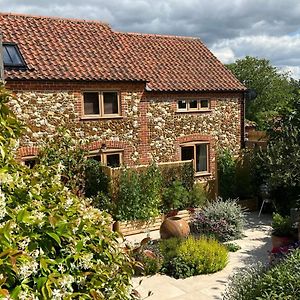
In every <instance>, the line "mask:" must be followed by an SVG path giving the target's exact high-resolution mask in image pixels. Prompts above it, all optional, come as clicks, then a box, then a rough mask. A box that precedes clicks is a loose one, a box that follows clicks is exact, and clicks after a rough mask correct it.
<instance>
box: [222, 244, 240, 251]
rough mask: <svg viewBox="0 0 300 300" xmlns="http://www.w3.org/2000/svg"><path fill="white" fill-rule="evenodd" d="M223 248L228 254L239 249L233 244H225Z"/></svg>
mask: <svg viewBox="0 0 300 300" xmlns="http://www.w3.org/2000/svg"><path fill="white" fill-rule="evenodd" d="M224 246H225V247H226V248H227V250H228V251H229V252H236V251H238V250H240V249H241V246H239V245H238V244H235V243H226V244H224Z"/></svg>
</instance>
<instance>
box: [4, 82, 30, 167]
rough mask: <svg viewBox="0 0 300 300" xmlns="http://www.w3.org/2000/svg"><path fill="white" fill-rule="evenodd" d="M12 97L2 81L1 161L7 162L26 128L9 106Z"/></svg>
mask: <svg viewBox="0 0 300 300" xmlns="http://www.w3.org/2000/svg"><path fill="white" fill-rule="evenodd" d="M10 98H11V95H10V93H9V92H8V91H7V90H6V89H5V88H4V87H3V85H2V84H1V83H0V133H1V134H0V162H4V161H5V162H7V156H9V154H10V151H12V150H13V149H14V148H15V147H16V144H17V142H16V139H17V138H19V136H20V134H21V132H22V130H23V129H24V128H23V126H22V124H21V123H20V122H19V121H18V120H17V119H16V117H15V115H14V114H13V113H12V112H11V111H10V110H9V108H8V106H7V102H8V101H9V99H10Z"/></svg>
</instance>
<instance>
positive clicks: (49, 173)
mask: <svg viewBox="0 0 300 300" xmlns="http://www.w3.org/2000/svg"><path fill="white" fill-rule="evenodd" d="M7 100H8V95H7V94H6V93H5V92H3V91H2V88H1V87H0V119H1V118H2V122H0V141H1V147H2V150H3V151H2V155H1V156H0V181H1V188H0V207H1V211H0V256H1V261H0V295H1V297H2V298H6V299H20V300H22V299H120V300H121V299H122V300H125V299H131V297H130V290H131V283H130V281H131V276H132V274H133V271H132V269H133V268H132V265H133V263H134V261H133V260H132V259H131V258H130V256H129V255H128V254H126V253H125V252H124V251H123V249H122V248H120V246H119V242H118V240H117V237H118V236H117V235H116V234H115V233H113V232H112V231H111V230H110V219H109V217H108V215H107V214H106V213H102V212H100V211H99V210H98V209H96V208H94V207H93V206H92V205H91V204H90V202H89V201H88V200H86V199H83V198H79V197H77V196H76V195H74V194H73V193H71V192H70V190H69V189H68V188H66V187H65V186H64V185H63V184H62V176H66V175H62V173H61V172H62V170H64V171H65V170H66V169H67V168H68V167H66V168H64V165H63V163H61V162H58V164H56V165H54V164H53V165H52V164H51V166H46V165H42V164H39V165H37V166H36V167H35V168H34V169H32V170H31V169H29V168H27V167H25V166H21V165H20V164H19V163H18V162H16V161H14V159H13V152H12V151H11V149H10V145H12V144H15V143H14V140H15V139H16V138H17V137H18V133H19V127H18V126H17V121H16V120H15V119H14V117H13V115H11V114H10V113H9V111H8V109H7V107H6V105H5V104H6V102H7ZM4 133H5V139H3V137H4V136H3V135H2V134H4ZM7 149H10V151H7Z"/></svg>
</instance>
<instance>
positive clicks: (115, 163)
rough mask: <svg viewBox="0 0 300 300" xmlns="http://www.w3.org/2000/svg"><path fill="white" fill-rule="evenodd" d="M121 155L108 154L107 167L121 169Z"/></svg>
mask: <svg viewBox="0 0 300 300" xmlns="http://www.w3.org/2000/svg"><path fill="white" fill-rule="evenodd" d="M120 164H121V161H120V153H117V154H106V165H107V166H109V167H112V168H116V167H120Z"/></svg>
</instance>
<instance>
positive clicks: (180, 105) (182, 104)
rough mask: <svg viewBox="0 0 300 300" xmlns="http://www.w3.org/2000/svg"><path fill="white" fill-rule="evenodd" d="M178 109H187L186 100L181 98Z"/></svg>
mask: <svg viewBox="0 0 300 300" xmlns="http://www.w3.org/2000/svg"><path fill="white" fill-rule="evenodd" d="M178 109H186V101H184V100H179V101H178Z"/></svg>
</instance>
